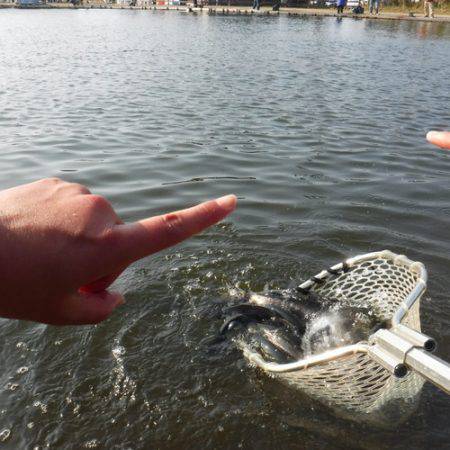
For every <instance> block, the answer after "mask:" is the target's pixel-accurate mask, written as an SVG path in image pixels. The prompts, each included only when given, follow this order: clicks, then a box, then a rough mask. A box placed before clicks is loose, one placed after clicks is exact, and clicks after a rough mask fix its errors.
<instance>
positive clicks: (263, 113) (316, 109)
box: [0, 10, 450, 450]
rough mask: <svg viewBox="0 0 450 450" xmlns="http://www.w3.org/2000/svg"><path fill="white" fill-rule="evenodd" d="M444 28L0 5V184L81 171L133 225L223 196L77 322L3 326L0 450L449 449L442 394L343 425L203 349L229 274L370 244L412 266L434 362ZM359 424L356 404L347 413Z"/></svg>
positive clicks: (288, 272) (250, 283) (312, 266)
mask: <svg viewBox="0 0 450 450" xmlns="http://www.w3.org/2000/svg"><path fill="white" fill-rule="evenodd" d="M449 55H450V26H449V25H446V24H437V23H419V22H417V23H416V22H398V21H367V20H352V19H346V20H342V21H338V20H336V19H333V18H309V19H301V18H289V17H280V18H275V17H219V16H217V17H208V16H207V15H199V16H193V15H183V14H181V13H175V12H173V13H157V12H149V11H109V10H106V11H101V10H95V11H94V10H91V11H89V10H79V11H13V10H11V11H10V10H4V11H1V12H0V169H1V174H2V176H1V177H0V188H6V187H10V186H14V185H16V184H19V183H25V182H29V181H32V180H35V179H37V178H40V177H45V176H59V177H61V178H63V179H65V180H69V181H77V182H79V183H84V184H86V185H88V186H89V187H90V188H91V190H92V191H94V192H95V193H99V194H103V195H105V196H107V197H108V199H110V201H111V202H112V204H113V205H114V207H115V208H116V209H117V211H118V212H119V214H120V215H121V217H122V218H123V219H124V220H135V219H139V218H143V217H145V216H149V215H154V214H158V213H161V212H164V211H169V210H173V209H177V208H181V207H183V206H186V205H191V204H194V203H197V202H199V201H202V200H205V199H208V198H211V197H215V196H219V195H223V194H226V193H235V194H236V195H238V197H239V199H240V200H239V208H238V210H237V211H236V213H235V214H234V215H233V216H232V217H230V218H229V219H228V220H226V221H225V222H224V223H222V224H220V225H219V226H216V227H214V228H212V229H210V230H209V231H207V232H206V233H204V234H202V235H201V236H198V237H196V238H195V239H192V240H190V241H189V242H187V243H185V244H183V245H181V246H178V247H177V248H174V249H171V250H169V251H166V252H164V253H161V254H158V255H156V256H153V257H150V258H147V259H145V260H142V261H140V262H139V263H138V264H135V265H134V266H133V267H131V268H129V269H128V270H127V271H126V273H125V274H124V275H123V276H122V278H121V279H120V280H119V281H118V283H117V285H118V288H120V289H121V290H123V291H124V292H125V293H126V298H127V303H126V304H125V305H124V306H123V307H121V308H120V310H118V311H117V312H116V313H115V314H114V315H113V317H111V318H110V319H109V320H108V321H106V322H105V323H102V324H100V325H98V326H95V327H70V328H55V327H47V326H44V325H36V324H31V323H25V322H15V321H7V320H1V321H0V342H1V345H0V368H1V369H0V431H2V430H9V432H10V434H9V436H8V433H7V432H6V431H4V433H3V434H1V435H0V436H1V439H3V441H2V442H0V444H1V446H2V448H9V449H19V448H24V449H25V448H26V449H29V448H30V449H31V448H39V449H41V448H47V447H50V448H66V449H80V448H100V449H144V448H145V449H159V448H161V449H182V448H183V449H198V448H208V449H219V448H220V449H222V448H223V449H225V448H226V449H228V448H229V449H234V448H244V449H247V448H248V449H272V448H295V449H341V448H342V449H350V448H354V449H377V450H378V449H392V448H395V449H430V448H449V447H450V425H449V422H448V417H449V415H450V397H447V396H446V395H445V394H443V393H441V392H440V391H438V390H437V389H436V388H434V387H433V386H431V385H429V384H426V385H425V387H424V389H423V391H422V394H421V396H420V398H419V399H418V400H417V401H416V403H415V404H414V405H412V406H411V408H412V411H409V413H408V414H409V415H408V416H407V417H406V416H405V420H403V421H396V422H391V423H390V424H389V425H384V426H383V427H380V426H378V425H374V424H369V423H366V422H364V421H363V422H360V421H359V422H358V421H350V420H347V419H345V418H344V417H342V416H341V415H340V414H339V413H336V412H333V411H331V410H329V409H328V408H326V407H324V406H321V405H320V404H318V403H317V402H315V401H314V400H311V399H308V398H307V397H305V396H304V395H302V394H301V393H298V392H295V391H292V389H290V388H287V387H286V386H285V385H283V384H281V383H280V382H278V381H277V380H274V379H270V378H269V377H267V376H266V375H264V374H263V373H261V372H258V371H256V370H254V369H253V368H251V367H249V366H248V365H247V364H246V362H245V361H244V360H243V357H242V355H241V354H240V353H239V352H238V351H236V350H234V349H233V348H232V347H229V348H222V349H220V350H218V349H216V348H212V347H211V346H210V345H208V342H209V339H210V338H211V337H214V336H215V335H216V333H217V331H218V329H219V327H220V325H221V310H222V308H223V305H225V304H226V303H227V300H228V298H229V292H230V289H232V288H233V287H235V286H239V287H241V288H244V289H251V290H254V291H261V290H262V289H263V288H264V286H265V285H268V286H269V287H274V288H275V287H279V288H284V287H288V286H292V285H294V284H296V283H298V282H300V281H302V280H304V279H305V278H307V277H309V276H310V275H312V274H314V273H315V272H317V271H318V270H319V269H322V268H323V267H324V266H328V265H330V264H332V263H335V262H338V261H340V260H342V259H343V258H345V257H348V256H351V255H354V254H359V253H365V252H368V251H372V250H380V249H384V248H388V249H391V250H393V251H397V252H401V253H405V254H406V255H408V256H409V257H410V258H412V259H417V260H420V261H422V262H424V263H425V265H426V267H427V269H428V271H429V274H430V283H429V288H428V293H427V296H426V298H425V300H424V301H423V303H422V323H423V329H424V331H425V332H428V333H429V334H431V335H432V336H434V337H435V338H436V339H437V341H438V343H439V350H438V354H439V356H441V357H442V358H444V359H447V360H450V303H449V298H448V297H449V294H448V293H449V292H450V227H449V224H450V181H449V172H450V153H445V152H444V151H439V150H438V149H435V148H432V147H431V146H430V145H428V144H427V143H426V142H425V133H426V131H427V130H429V129H440V128H450V108H449V105H450V65H449V64H448V60H449ZM355 419H356V418H355Z"/></svg>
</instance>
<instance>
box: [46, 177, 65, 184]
mask: <svg viewBox="0 0 450 450" xmlns="http://www.w3.org/2000/svg"><path fill="white" fill-rule="evenodd" d="M41 182H42V183H44V184H48V185H55V184H60V183H64V181H63V180H61V178H58V177H49V178H43V179H42V180H41Z"/></svg>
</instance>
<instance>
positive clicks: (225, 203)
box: [216, 194, 237, 211]
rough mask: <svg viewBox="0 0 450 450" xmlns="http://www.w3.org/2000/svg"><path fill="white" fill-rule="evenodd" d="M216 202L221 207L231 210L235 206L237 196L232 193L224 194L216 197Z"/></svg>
mask: <svg viewBox="0 0 450 450" xmlns="http://www.w3.org/2000/svg"><path fill="white" fill-rule="evenodd" d="M216 202H217V204H218V205H219V206H220V207H221V208H223V209H225V210H227V211H232V210H233V209H234V208H235V207H236V202H237V198H236V196H235V195H233V194H231V195H224V196H223V197H220V198H218V199H216Z"/></svg>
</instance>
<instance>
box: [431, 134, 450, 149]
mask: <svg viewBox="0 0 450 450" xmlns="http://www.w3.org/2000/svg"><path fill="white" fill-rule="evenodd" d="M427 140H428V142H431V143H432V144H434V145H437V146H438V147H441V148H446V149H448V150H450V132H449V131H429V132H428V133H427Z"/></svg>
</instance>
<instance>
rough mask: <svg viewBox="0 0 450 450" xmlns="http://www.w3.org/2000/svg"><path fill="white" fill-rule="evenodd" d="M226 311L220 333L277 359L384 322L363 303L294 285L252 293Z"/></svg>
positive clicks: (355, 337)
mask: <svg viewBox="0 0 450 450" xmlns="http://www.w3.org/2000/svg"><path fill="white" fill-rule="evenodd" d="M224 316H225V321H224V323H223V325H222V326H221V328H220V332H219V334H220V336H222V337H223V338H231V339H232V340H234V341H236V342H238V343H239V345H240V346H241V347H242V346H245V347H248V348H250V349H252V350H253V351H256V352H258V353H260V354H261V356H263V357H264V359H266V360H267V361H271V362H277V363H279V364H281V363H287V362H293V361H296V360H299V359H301V358H304V357H307V356H311V355H314V354H317V353H321V352H324V351H326V350H330V349H333V348H337V347H341V346H344V345H349V344H354V343H356V342H360V341H363V340H366V339H368V337H369V336H370V335H371V334H372V333H373V332H375V331H376V330H377V329H379V328H385V327H387V326H388V324H387V323H386V322H385V321H383V320H382V319H380V318H379V317H377V316H376V315H375V314H374V313H373V312H372V311H370V310H369V309H368V308H367V307H364V306H362V305H361V306H358V305H355V306H351V307H350V306H343V305H341V304H340V303H339V302H338V301H336V299H333V298H323V297H321V296H320V295H318V294H317V293H314V292H308V293H299V292H296V291H293V290H284V291H269V292H267V293H264V294H258V293H250V294H249V295H247V296H245V297H244V298H241V299H240V301H239V302H238V303H236V304H234V305H232V306H229V307H227V308H225V310H224Z"/></svg>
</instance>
